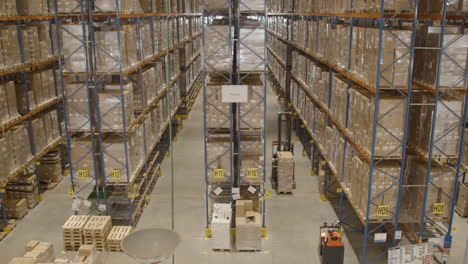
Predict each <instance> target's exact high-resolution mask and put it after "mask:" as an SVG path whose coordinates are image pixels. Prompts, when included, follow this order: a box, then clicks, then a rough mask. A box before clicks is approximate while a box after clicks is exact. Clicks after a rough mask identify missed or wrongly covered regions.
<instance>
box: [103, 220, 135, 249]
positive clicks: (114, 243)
mask: <svg viewBox="0 0 468 264" xmlns="http://www.w3.org/2000/svg"><path fill="white" fill-rule="evenodd" d="M131 231H132V227H131V226H114V227H112V230H111V231H110V233H109V236H108V237H107V246H108V249H109V251H122V247H121V246H120V243H121V242H122V240H123V239H124V238H125V237H126V236H128V235H129V234H130V232H131Z"/></svg>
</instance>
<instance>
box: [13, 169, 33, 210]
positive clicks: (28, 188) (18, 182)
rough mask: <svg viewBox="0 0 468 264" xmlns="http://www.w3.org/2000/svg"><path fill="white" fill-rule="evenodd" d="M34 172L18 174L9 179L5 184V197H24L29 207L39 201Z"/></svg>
mask: <svg viewBox="0 0 468 264" xmlns="http://www.w3.org/2000/svg"><path fill="white" fill-rule="evenodd" d="M37 184H38V183H37V177H36V175H35V174H32V173H28V174H20V175H19V176H17V177H15V178H13V179H12V180H10V181H9V182H8V184H7V186H6V191H7V194H6V195H7V197H8V198H10V199H26V202H27V205H28V208H29V209H32V208H34V207H35V206H36V205H37V204H38V203H39V189H38V187H37Z"/></svg>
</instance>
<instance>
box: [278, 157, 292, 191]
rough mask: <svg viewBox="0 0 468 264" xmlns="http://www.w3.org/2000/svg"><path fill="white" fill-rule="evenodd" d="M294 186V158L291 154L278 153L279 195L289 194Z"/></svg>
mask: <svg viewBox="0 0 468 264" xmlns="http://www.w3.org/2000/svg"><path fill="white" fill-rule="evenodd" d="M293 186H294V156H293V154H292V153H291V152H284V151H280V152H278V183H277V191H278V192H279V193H291V192H292V191H293Z"/></svg>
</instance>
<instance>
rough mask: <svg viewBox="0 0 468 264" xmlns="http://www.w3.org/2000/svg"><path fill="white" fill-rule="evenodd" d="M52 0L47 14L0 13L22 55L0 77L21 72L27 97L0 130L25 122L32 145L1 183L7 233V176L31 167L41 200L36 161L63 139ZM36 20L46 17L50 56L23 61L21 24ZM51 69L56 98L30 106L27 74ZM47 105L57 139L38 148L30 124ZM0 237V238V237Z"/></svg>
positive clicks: (0, 205)
mask: <svg viewBox="0 0 468 264" xmlns="http://www.w3.org/2000/svg"><path fill="white" fill-rule="evenodd" d="M51 1H52V0H48V1H47V5H48V6H47V9H48V12H49V14H44V15H26V16H21V15H16V16H1V17H0V23H10V24H12V25H13V23H14V24H16V31H17V35H18V47H19V51H20V58H21V64H19V65H15V66H13V67H11V68H9V69H6V70H2V71H0V80H1V81H4V80H5V79H7V78H8V77H9V76H12V75H15V74H17V75H21V78H22V81H23V82H24V86H23V92H24V93H25V98H26V113H23V114H21V115H19V116H18V117H17V118H14V119H12V120H9V121H7V122H5V123H2V124H0V131H2V132H5V131H7V130H9V129H10V128H12V127H14V126H15V125H17V124H20V123H23V122H27V126H28V133H29V142H30V145H31V152H32V157H31V158H30V159H29V160H27V161H26V163H24V164H21V166H19V167H17V168H15V169H14V170H13V171H12V172H11V173H10V174H9V175H8V177H7V180H6V181H4V182H1V183H0V208H1V209H0V221H1V224H2V225H1V226H3V227H2V228H0V230H1V231H2V232H4V233H6V234H8V233H9V232H10V228H9V225H8V219H7V216H6V212H5V205H4V202H5V194H6V190H5V187H6V185H7V184H8V182H9V181H10V180H12V179H13V178H14V177H16V176H17V175H18V174H19V173H21V172H23V171H25V170H27V169H29V168H31V169H32V170H33V171H34V172H35V174H36V180H37V189H38V192H39V200H42V194H41V193H42V189H41V184H40V182H41V179H40V175H39V173H38V165H39V164H40V163H39V162H38V161H39V160H40V159H41V158H42V157H43V156H44V155H46V154H47V153H48V152H49V151H51V150H53V149H54V148H56V147H59V146H61V143H62V139H61V138H62V129H61V128H62V127H61V117H62V116H61V110H60V108H61V102H62V98H61V96H59V89H58V84H57V82H58V77H57V75H56V69H57V68H58V66H57V65H58V63H59V62H60V59H59V58H60V56H57V54H56V52H57V47H54V42H53V41H52V39H53V33H52V27H53V23H54V19H53V15H50V14H53V7H52V6H51V5H52V3H51ZM37 21H46V22H47V23H48V27H49V37H50V39H51V46H50V47H48V48H50V49H51V52H52V56H51V57H49V58H43V59H42V60H39V61H34V62H26V61H25V54H24V50H25V49H24V43H23V37H22V33H21V32H22V29H21V27H22V26H23V25H28V23H32V22H37ZM48 65H49V67H50V68H51V69H52V71H53V80H54V88H55V89H54V91H55V98H51V99H49V100H48V101H46V102H44V103H42V104H41V105H38V106H36V107H34V108H32V107H31V103H30V100H31V98H30V96H29V93H28V88H29V85H28V83H29V82H28V75H29V74H30V70H31V69H33V68H36V67H39V66H42V67H44V66H48ZM50 109H55V110H56V112H57V118H58V124H57V127H58V130H59V135H60V139H57V140H54V141H53V142H51V143H49V144H48V145H47V146H45V147H44V149H37V147H36V143H35V140H34V132H33V126H32V121H33V118H34V117H35V116H37V115H38V114H40V113H42V112H44V111H46V110H50ZM0 239H1V238H0Z"/></svg>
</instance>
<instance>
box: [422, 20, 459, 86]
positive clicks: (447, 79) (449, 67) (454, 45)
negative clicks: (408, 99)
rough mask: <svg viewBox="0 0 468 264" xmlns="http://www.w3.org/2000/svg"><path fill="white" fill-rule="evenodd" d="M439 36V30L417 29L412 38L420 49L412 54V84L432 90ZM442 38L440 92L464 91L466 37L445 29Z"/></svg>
mask: <svg viewBox="0 0 468 264" xmlns="http://www.w3.org/2000/svg"><path fill="white" fill-rule="evenodd" d="M440 32H441V28H440V27H421V28H420V29H418V33H417V38H416V42H417V46H418V47H421V48H418V49H416V51H415V64H414V67H415V69H414V80H415V81H416V82H419V83H421V84H424V85H427V86H430V87H433V88H435V87H436V77H437V70H438V69H437V66H438V62H439V52H440V50H439V49H438V48H439V45H440V39H441V37H442V35H441V34H440ZM443 37H444V43H443V47H444V50H443V53H444V55H443V56H442V57H441V61H440V83H439V85H440V87H441V88H466V85H467V83H466V72H465V69H466V67H467V64H468V62H467V59H466V58H467V56H468V35H466V34H463V33H461V32H460V29H459V28H458V27H451V26H447V28H446V29H445V34H444V36H443Z"/></svg>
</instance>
